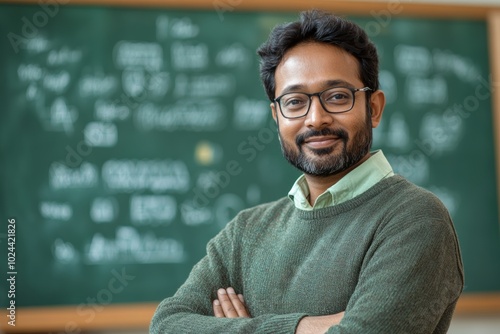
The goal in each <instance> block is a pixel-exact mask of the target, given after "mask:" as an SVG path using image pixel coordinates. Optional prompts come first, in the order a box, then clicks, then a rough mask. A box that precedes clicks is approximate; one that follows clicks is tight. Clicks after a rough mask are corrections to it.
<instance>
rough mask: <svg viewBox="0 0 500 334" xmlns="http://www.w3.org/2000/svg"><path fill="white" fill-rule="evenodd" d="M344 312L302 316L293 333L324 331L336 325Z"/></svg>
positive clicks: (311, 333) (305, 333) (314, 333)
mask: <svg viewBox="0 0 500 334" xmlns="http://www.w3.org/2000/svg"><path fill="white" fill-rule="evenodd" d="M343 316H344V312H340V313H337V314H332V315H324V316H317V317H304V318H302V319H301V320H300V322H299V325H298V326H297V330H296V331H295V334H317V333H325V332H326V331H327V330H328V329H329V328H331V327H333V326H335V325H338V324H339V323H340V320H342V318H343Z"/></svg>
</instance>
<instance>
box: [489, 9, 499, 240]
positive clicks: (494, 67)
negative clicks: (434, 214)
mask: <svg viewBox="0 0 500 334" xmlns="http://www.w3.org/2000/svg"><path fill="white" fill-rule="evenodd" d="M487 23H488V38H489V41H488V47H489V52H490V71H491V78H490V84H491V87H490V88H491V91H492V97H491V98H492V99H491V102H492V109H493V110H492V113H493V140H494V148H495V158H496V175H497V197H498V210H499V212H498V217H499V226H498V228H499V230H498V231H499V233H500V10H496V11H492V12H490V13H489V15H488V19H487Z"/></svg>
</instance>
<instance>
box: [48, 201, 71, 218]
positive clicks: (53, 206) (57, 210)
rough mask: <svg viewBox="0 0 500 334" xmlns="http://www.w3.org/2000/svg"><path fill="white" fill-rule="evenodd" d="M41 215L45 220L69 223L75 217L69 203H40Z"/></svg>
mask: <svg viewBox="0 0 500 334" xmlns="http://www.w3.org/2000/svg"><path fill="white" fill-rule="evenodd" d="M40 214H41V215H42V217H43V218H46V219H53V220H63V221H67V220H69V219H71V217H72V216H73V208H72V207H71V205H70V204H68V203H60V202H49V201H43V202H40Z"/></svg>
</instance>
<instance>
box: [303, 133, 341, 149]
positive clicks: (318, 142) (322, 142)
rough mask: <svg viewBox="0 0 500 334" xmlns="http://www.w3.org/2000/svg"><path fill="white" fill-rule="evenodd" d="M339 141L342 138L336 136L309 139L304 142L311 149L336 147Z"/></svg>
mask: <svg viewBox="0 0 500 334" xmlns="http://www.w3.org/2000/svg"><path fill="white" fill-rule="evenodd" d="M339 140H340V138H339V137H336V136H318V137H309V138H307V139H306V140H304V144H305V145H307V146H309V147H311V148H325V147H330V146H332V145H334V144H335V143H336V142H338V141H339Z"/></svg>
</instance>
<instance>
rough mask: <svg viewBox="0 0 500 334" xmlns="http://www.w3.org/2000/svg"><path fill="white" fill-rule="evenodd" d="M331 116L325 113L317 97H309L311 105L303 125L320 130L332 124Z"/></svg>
mask: <svg viewBox="0 0 500 334" xmlns="http://www.w3.org/2000/svg"><path fill="white" fill-rule="evenodd" d="M332 116H333V115H332V114H330V113H329V112H327V111H326V110H325V109H324V108H323V106H322V105H321V102H320V100H319V97H318V96H312V97H311V105H310V106H309V112H308V113H307V115H306V119H305V125H306V126H307V127H310V128H315V129H322V128H325V127H327V126H328V125H330V124H331V123H332V122H333V117H332Z"/></svg>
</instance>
